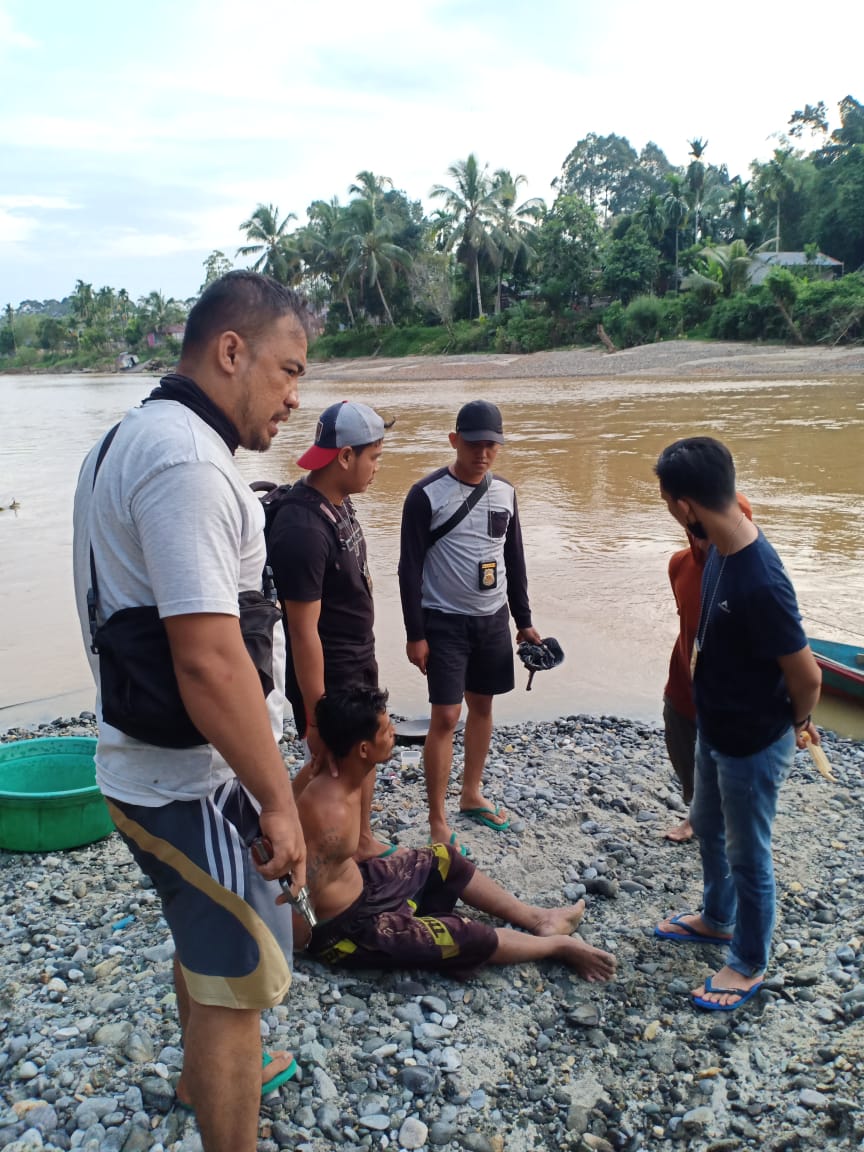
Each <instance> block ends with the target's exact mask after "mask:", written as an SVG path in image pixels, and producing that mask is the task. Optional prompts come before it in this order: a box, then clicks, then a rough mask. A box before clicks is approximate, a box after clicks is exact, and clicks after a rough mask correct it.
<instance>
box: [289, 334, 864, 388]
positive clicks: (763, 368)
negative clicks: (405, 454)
mask: <svg viewBox="0 0 864 1152" xmlns="http://www.w3.org/2000/svg"><path fill="white" fill-rule="evenodd" d="M313 356H314V351H313ZM312 370H313V371H314V373H315V376H316V378H318V379H321V380H357V379H362V378H363V377H364V376H374V377H375V378H376V379H381V378H382V377H384V378H386V379H388V380H406V381H416V380H421V381H422V380H490V379H494V380H518V379H534V380H537V379H541V380H542V379H555V378H562V377H565V378H577V379H578V378H584V379H601V380H608V379H610V378H613V379H614V378H618V377H621V378H625V379H626V378H630V379H633V378H640V377H642V378H650V379H655V378H657V377H667V378H668V379H669V380H698V379H718V378H726V379H728V378H733V379H736V380H765V379H772V378H776V377H786V378H794V379H800V378H804V379H807V378H811V377H812V378H813V379H824V378H825V377H841V376H846V377H848V376H858V375H862V374H864V348H862V347H838V348H821V347H818V348H817V347H805V348H797V347H794V348H793V347H782V346H779V345H760V344H737V343H720V342H712V343H696V342H691V341H688V340H674V341H670V342H668V343H665V344H645V345H642V346H641V347H639V348H627V349H624V350H622V351H620V352H613V353H609V352H605V351H604V350H603V349H601V348H567V349H556V350H554V351H550V352H534V353H531V354H530V355H524V356H509V355H504V354H503V353H502V354H495V353H483V354H474V355H467V356H409V357H404V358H399V359H385V358H380V359H379V358H377V357H368V356H367V357H362V358H358V359H354V360H328V361H317V362H313V365H312Z"/></svg>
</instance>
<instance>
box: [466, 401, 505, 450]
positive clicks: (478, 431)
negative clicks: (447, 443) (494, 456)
mask: <svg viewBox="0 0 864 1152" xmlns="http://www.w3.org/2000/svg"><path fill="white" fill-rule="evenodd" d="M456 431H457V432H458V433H459V435H460V436H461V437H462V439H463V440H468V441H477V440H493V441H494V442H495V443H496V444H503V443H504V422H503V421H502V419H501V413H500V411H499V410H498V409H497V408H496V407H495V405H494V404H490V403H489V401H488V400H471V401H469V402H468V403H467V404H463V405H462V407H461V408H460V409H459V415H458V416H457V417H456Z"/></svg>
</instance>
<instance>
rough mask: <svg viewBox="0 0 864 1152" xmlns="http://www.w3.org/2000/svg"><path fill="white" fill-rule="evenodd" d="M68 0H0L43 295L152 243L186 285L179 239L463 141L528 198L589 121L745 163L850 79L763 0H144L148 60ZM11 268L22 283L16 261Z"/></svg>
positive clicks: (850, 10) (194, 255) (8, 288)
mask: <svg viewBox="0 0 864 1152" xmlns="http://www.w3.org/2000/svg"><path fill="white" fill-rule="evenodd" d="M859 5H860V0H836V4H835V9H836V10H835V11H833V19H834V21H835V23H836V24H838V25H841V24H843V22H844V21H845V22H846V23H847V24H848V25H849V27H852V26H853V25H856V24H859V25H860V14H859V13H858V8H859ZM84 6H85V8H86V9H87V10H88V19H87V20H86V21H83V22H82V20H81V19H80V18H79V17H77V16H76V14H75V13H74V12H73V11H72V10H70V9H59V10H56V11H53V12H52V13H50V14H49V13H48V12H47V10H46V8H45V6H41V5H30V6H29V7H25V3H24V0H15V3H14V7H13V4H11V3H10V2H9V0H0V44H5V49H4V48H0V56H3V62H4V79H3V84H2V85H0V146H2V147H3V148H4V166H3V170H2V171H0V240H5V241H11V242H14V243H16V244H18V245H19V247H22V250H23V246H26V251H27V256H28V260H29V261H30V262H31V264H33V263H36V264H39V265H40V266H41V268H42V269H43V272H42V275H43V276H44V280H45V282H44V287H43V288H42V289H41V290H42V291H43V292H44V293H45V294H46V295H48V294H53V295H56V294H58V293H60V292H62V291H64V284H63V283H57V282H56V281H57V280H58V279H59V278H60V277H63V279H64V281H65V279H66V278H67V277H68V275H69V268H70V267H73V266H74V265H75V264H76V261H84V260H86V261H87V262H88V270H87V272H86V279H88V280H91V279H92V280H94V281H99V282H112V283H125V284H127V285H128V286H129V287H130V288H133V287H134V288H135V290H136V291H137V290H139V285H138V284H137V283H136V281H137V280H138V279H140V278H142V277H144V276H147V277H152V274H153V272H152V269H153V268H154V267H158V266H159V259H160V257H161V258H162V260H163V264H164V267H165V268H166V269H171V270H172V272H171V274H172V275H174V274H175V271H174V270H176V269H177V268H179V267H182V266H183V259H184V254H188V260H189V265H188V271H187V272H186V273H185V276H186V283H185V284H177V285H173V284H169V283H167V282H166V281H165V280H163V281H162V284H163V287H164V289H165V290H166V291H168V292H169V293H173V294H175V295H178V294H181V293H184V292H188V291H191V290H192V288H193V287H195V286H197V284H198V283H199V282H200V253H201V252H202V251H203V252H205V253H206V252H208V251H210V250H212V249H213V248H221V249H222V250H223V251H225V252H226V254H227V255H228V256H230V257H232V258H233V256H234V252H235V251H236V248H237V247H238V246H239V245H240V244H241V243H242V242H243V237H242V234H241V233H240V231H239V224H240V222H241V221H242V220H244V219H246V218H247V217H248V215H249V214H250V212H251V211H252V210H253V209H254V207H255V205H256V204H258V203H262V202H263V203H273V204H275V205H276V206H277V207H278V208H279V210H280V212H281V213H283V214H284V213H287V212H289V211H290V212H294V213H296V214H297V215H298V216H299V217H300V218H301V220H302V218H303V215H304V212H305V209H306V207H307V206H308V205H309V204H310V203H311V202H312V201H313V200H315V199H319V198H321V199H329V198H330V197H332V196H334V195H336V196H338V197H339V198H340V200H341V201H342V202H343V203H344V202H345V200H346V199H347V186H348V184H349V183H350V182H351V181H352V179H353V178H354V176H355V174H356V173H357V172H358V171H360V170H361V169H363V168H371V169H372V170H373V171H376V172H378V173H380V174H384V175H388V176H390V177H391V178H392V179H393V180H394V182H395V184H396V186H397V187H398V188H401V189H403V190H404V191H405V192H406V193H407V194H408V196H410V197H411V198H413V199H421V200H423V201H424V202H425V203H426V204H427V206H428V205H429V199H428V194H429V190H430V188H431V186H432V185H433V184H434V183H438V182H442V183H446V182H447V177H446V170H447V167H448V166H449V165H450V164H452V163H453V162H454V161H456V160H458V159H461V158H464V157H465V156H467V154H468V153H469V152H472V151H473V152H476V153H477V155H478V157H479V159H480V160H481V162H483V163H488V164H489V165H490V167H491V168H496V167H508V168H510V169H511V171H513V172H518V173H524V174H525V175H526V176H527V177H528V180H529V184H528V186H527V187H526V188H525V189H524V194H525V196H526V197H527V196H529V195H535V196H542V197H544V198H545V199H547V200H548V199H550V198H551V195H552V193H551V191H550V188H549V183H550V181H551V180H552V179H553V178H554V177H555V176H557V175H558V173H559V171H560V167H561V164H562V162H563V160H564V158H565V157H566V155H567V154H568V153H569V151H570V150H571V149H572V148H573V146H574V145H575V144H576V142H577V141H578V140H579V139H581V138H582V137H584V136H585V135H586V134H587V133H588V132H592V131H593V132H597V133H600V134H606V133H610V132H615V133H617V134H619V135H623V136H626V137H628V139H629V140H630V142H631V143H632V144H633V146H634V147H635V148H637V149H639V148H641V147H643V146H644V145H645V144H646V143H647V142H648V141H649V140H653V141H655V142H656V143H657V144H658V145H659V146H660V147H661V148H663V149H664V150H665V151H666V153H667V155H668V156H669V159H670V160H671V161H672V162H673V163H678V164H681V163H685V162H686V160H687V140H688V138H692V137H694V136H701V137H702V138H703V139H707V140H708V141H709V148H708V152H707V158H708V159H709V160H710V161H712V162H714V163H722V162H726V163H727V164H728V166H729V169H730V171H731V172H732V174H735V173H736V172H740V173H741V174H742V175H746V173H747V166H748V164H749V162H750V160H752V159H753V158H754V157H756V156H759V157H760V158H763V159H764V158H767V156H769V155H770V152H771V150H772V148H773V145H774V141H773V140H772V139H770V136H771V134H772V133H776V132H779V131H782V130H783V129H784V127H785V126H786V122H787V120H788V117H789V115H790V113H791V112H792V111H793V110H794V109H795V108H796V107H802V106H803V104H804V103H805V102H807V101H810V102H815V101H817V100H819V99H824V100H825V101H826V103H827V104H828V107H829V113H831V114H833V115H834V116H835V117H836V103H837V101H838V100H839V99H840V98H841V97H842V96H843V95H845V94H846V92H847V91H849V89H850V87H851V89H852V94H853V95H855V94H856V93H855V84H856V83H857V82H858V78H859V76H860V65H859V55H860V51H859V47H858V40H859V38H858V37H855V36H851V35H850V36H846V37H836V38H835V40H834V42H832V48H831V53H830V54H829V53H827V52H822V53H820V52H818V51H816V50H814V49H813V47H812V45H811V44H809V43H808V41H807V38H806V36H804V35H802V30H801V25H800V23H798V22H796V21H795V20H793V19H784V20H778V19H777V16H776V5H775V4H774V2H773V0H751V2H750V4H749V6H748V8H747V12H746V18H744V19H742V20H741V22H740V27H739V26H736V27H734V28H733V27H731V17H729V18H728V19H729V21H730V27H728V28H727V27H721V26H718V24H717V21H721V23H722V21H723V20H724V19H726V18H727V17H726V16H725V15H724V14H723V13H717V14H715V15H714V16H713V17H711V18H710V20H709V18H708V17H707V16H705V17H704V18H703V17H701V16H700V15H699V14H696V15H694V10H693V8H692V6H691V5H689V4H685V3H684V0H667V3H666V5H665V6H664V7H663V9H662V11H659V10H658V9H657V8H656V7H655V8H651V7H650V6H648V5H645V4H644V0H607V3H606V4H605V5H604V6H603V7H602V8H598V7H597V6H589V5H587V4H586V3H578V2H576V3H574V2H573V0H542V2H541V3H540V4H537V5H535V6H534V7H533V8H532V9H531V10H530V13H529V12H528V10H527V9H526V7H525V5H524V3H523V2H522V0H472V3H471V4H469V5H466V4H464V2H462V0H412V2H411V3H410V4H406V3H405V2H404V0H376V3H375V5H373V6H371V7H370V6H369V5H367V6H365V7H364V6H362V5H359V4H357V3H356V0H331V2H330V3H329V4H328V5H327V7H326V8H325V9H321V8H318V9H315V8H307V7H305V6H299V5H287V4H285V3H284V0H244V3H243V4H242V6H241V5H240V4H238V2H237V0H210V3H208V4H206V5H205V3H204V0H195V2H190V3H187V4H181V5H177V4H171V3H169V0H150V7H149V8H148V13H147V21H148V25H149V26H150V27H152V28H162V29H163V30H164V32H165V36H166V43H170V52H167V53H165V54H162V55H161V56H160V57H159V58H158V59H157V60H154V59H153V58H151V57H147V56H146V55H143V56H142V55H141V54H140V53H137V52H134V51H129V46H130V45H132V44H134V43H135V42H136V41H135V37H136V36H140V32H141V25H140V13H138V12H137V11H136V10H132V9H128V10H127V8H126V7H124V6H122V5H116V4H111V3H110V2H109V0H85V5H84ZM97 10H98V11H97ZM13 11H14V13H15V18H14V19H13V17H12V16H11V15H10V13H11V12H13ZM4 52H5V56H4ZM25 90H26V92H27V95H26V98H25V97H23V96H22V93H23V92H24V91H25ZM857 95H858V96H859V97H864V93H862V92H860V91H859V92H858V93H857ZM28 197H29V198H28ZM73 209H74V210H75V211H74V215H71V214H70V213H71V212H72V210H73ZM64 214H65V215H64ZM97 261H98V264H97ZM22 264H23V261H17V260H16V261H8V260H5V261H3V265H2V267H0V296H2V295H8V296H13V297H14V296H15V294H16V291H17V289H16V287H15V285H16V284H17V283H19V282H20V281H19V279H18V271H19V267H20V265H22ZM82 274H84V269H83V268H82ZM21 283H22V291H21V294H22V295H23V294H27V295H30V296H33V295H35V294H36V293H38V291H39V290H40V289H39V287H38V285H36V284H34V281H33V273H32V270H31V272H30V274H28V278H27V283H26V287H25V286H24V284H23V282H21ZM140 290H142V291H144V290H147V289H146V285H143V284H142V285H140Z"/></svg>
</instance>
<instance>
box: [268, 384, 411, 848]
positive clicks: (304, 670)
mask: <svg viewBox="0 0 864 1152" xmlns="http://www.w3.org/2000/svg"><path fill="white" fill-rule="evenodd" d="M385 430H386V426H385V424H384V421H383V419H382V418H381V417H380V416H379V415H378V413H377V412H375V411H374V410H373V409H372V408H369V407H368V406H367V405H366V404H357V403H355V402H353V401H343V402H342V403H340V404H331V405H330V407H329V408H327V409H326V410H325V411H324V412H322V413H321V417H320V418H319V420H318V425H317V428H316V430H315V443H314V444H313V445H312V447H311V448H309V449H308V450H307V451H306V452H304V454H303V455H302V456H301V457H300V459H299V460H298V461H297V464H298V466H299V467H300V468H308V469H309V473H308V475H307V476H306V477H304V478H303V479H302V480H299V481H298V482H297V483H296V484H295V485H293V487H292V488H291V489H290V491H289V492H288V494H287V496H286V497H283V500H282V502H281V504H280V508H279V511H278V513H277V514H276V518H275V520H274V521H273V526H272V528H271V530H270V537H269V541H268V548H267V552H268V559H269V561H270V564H271V566H272V568H273V575H274V578H275V580H276V589H277V591H278V593H279V599H280V600H281V602H282V606H283V609H284V612H285V622H286V631H287V634H288V654H287V662H286V669H285V694H286V696H287V697H288V699H289V700H290V702H291V706H292V708H293V711H294V720H295V722H296V725H297V732H298V734H299V735H301V736H305V738H306V743H307V745H308V747H309V752H310V753H311V755H312V756H313V757H317V756H319V755H320V754H321V752H322V750H323V749H322V746H321V741H320V738H319V736H318V729H317V727H316V725H315V723H314V717H315V706H316V705H317V703H318V701H319V700H320V699H321V697H322V696H323V695H324V694H325V692H332V691H334V689H338V688H342V687H345V686H346V685H348V684H351V685H357V684H359V685H363V686H365V687H368V688H377V687H378V664H377V662H376V660H375V636H374V632H373V626H374V621H375V617H374V608H373V603H372V580H371V577H370V575H369V565H368V561H367V557H366V541H365V539H364V538H363V531H362V529H361V528H360V525H359V523H358V521H357V518H356V516H355V515H354V507H353V505H352V503H351V497H352V496H353V495H355V494H356V493H358V492H365V491H366V489H367V488H368V487H369V485H370V484H371V483H372V481H373V479H374V477H375V473H376V472H377V471H378V465H379V463H380V460H381V454H382V452H383V439H384V432H385ZM374 785H375V779H374V774H373V775H372V776H370V778H369V779H368V780H367V781H364V791H363V797H362V804H361V815H362V826H361V836H360V847H359V851H358V858H360V859H367V858H369V857H372V856H389V855H392V853H394V852H395V851H396V846H395V845H392V844H382V843H381V842H380V841H378V840H376V839H375V837H374V836H373V835H372V830H371V827H370V812H371V806H372V793H373V790H374Z"/></svg>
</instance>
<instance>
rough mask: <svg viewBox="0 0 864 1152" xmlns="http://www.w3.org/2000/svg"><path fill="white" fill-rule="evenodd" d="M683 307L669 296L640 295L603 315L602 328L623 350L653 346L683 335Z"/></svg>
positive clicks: (615, 306)
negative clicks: (643, 345) (638, 346)
mask: <svg viewBox="0 0 864 1152" xmlns="http://www.w3.org/2000/svg"><path fill="white" fill-rule="evenodd" d="M681 315H682V305H681V303H680V301H679V300H678V299H676V298H675V297H672V296H666V297H663V298H662V299H661V298H660V297H658V296H637V297H636V298H635V299H634V300H631V302H630V303H629V304H628V305H627V306H626V308H625V307H623V306H622V305H621V304H620V303H617V302H616V303H615V304H612V305H610V307H609V308H607V309H606V311H605V312H604V314H603V326H604V328H605V329H606V331H607V333H608V334H609V336H610V337H611V338H612V340H613V341H614V342H615V343H616V344H618V345H620V346H621V347H624V348H634V347H636V346H637V345H639V344H654V343H656V342H657V341H659V340H669V339H672V338H673V337H675V336H678V335H680V334H681Z"/></svg>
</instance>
